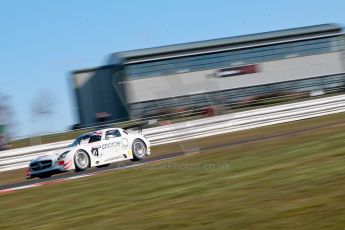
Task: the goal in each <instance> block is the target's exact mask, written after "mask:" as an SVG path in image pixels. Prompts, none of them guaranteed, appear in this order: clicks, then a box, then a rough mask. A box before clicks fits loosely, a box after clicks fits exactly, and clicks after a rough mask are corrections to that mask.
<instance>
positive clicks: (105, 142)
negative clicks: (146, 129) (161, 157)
mask: <svg viewBox="0 0 345 230" xmlns="http://www.w3.org/2000/svg"><path fill="white" fill-rule="evenodd" d="M88 136H89V137H90V138H87V137H88ZM138 140H141V141H142V142H143V143H144V144H145V147H146V151H145V153H144V155H145V156H147V155H150V142H149V141H148V140H147V139H146V138H145V137H144V136H143V135H141V134H132V133H128V132H127V131H126V130H123V129H121V128H108V129H103V130H98V131H95V132H90V133H86V134H83V135H80V136H79V137H78V138H77V139H76V140H75V141H74V142H73V143H72V144H71V145H70V146H69V147H67V148H64V149H60V150H58V151H55V152H53V153H51V154H48V155H43V156H39V157H37V158H35V159H33V160H32V161H31V162H30V165H29V169H28V170H27V175H26V176H27V178H33V177H46V176H50V175H52V174H55V173H59V172H65V171H70V170H78V167H77V165H76V153H77V152H79V151H84V152H86V153H87V155H88V157H89V163H88V167H95V166H102V165H108V164H110V163H114V162H118V161H123V160H140V159H141V157H140V158H138V157H136V156H137V155H135V156H133V151H136V150H135V149H134V148H135V147H134V146H133V142H134V141H136V142H137V141H138ZM134 154H135V153H134Z"/></svg>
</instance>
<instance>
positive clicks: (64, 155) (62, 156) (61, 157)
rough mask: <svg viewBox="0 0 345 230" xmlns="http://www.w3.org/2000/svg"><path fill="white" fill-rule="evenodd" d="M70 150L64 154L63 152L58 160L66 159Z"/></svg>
mask: <svg viewBox="0 0 345 230" xmlns="http://www.w3.org/2000/svg"><path fill="white" fill-rule="evenodd" d="M69 152H70V151H66V152H64V153H63V154H61V155H60V156H59V157H58V161H60V160H62V159H64V158H65V157H66V155H67V153H69Z"/></svg>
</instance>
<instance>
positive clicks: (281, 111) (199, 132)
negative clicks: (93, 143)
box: [0, 95, 345, 172]
mask: <svg viewBox="0 0 345 230" xmlns="http://www.w3.org/2000/svg"><path fill="white" fill-rule="evenodd" d="M344 111H345V95H340V96H333V97H327V98H321V99H315V100H309V101H304V102H297V103H291V104H285V105H278V106H272V107H268V108H262V109H254V110H250V111H244V112H237V113H233V114H227V115H222V116H216V117H210V118H204V119H198V120H194V121H188V122H183V123H178V124H172V125H167V126H161V127H155V128H149V129H145V130H144V131H143V133H144V135H145V136H146V137H147V138H148V139H149V140H150V141H151V143H152V145H160V144H166V143H172V142H177V141H184V140H188V139H193V138H200V137H206V136H211V135H217V134H222V133H227V132H235V131H239V130H245V129H251V128H256V127H261V126H266V125H273V124H279V123H284V122H289V121H295V120H301V119H307V118H312V117H318V116H323V115H328V114H333V113H339V112H344ZM71 141H72V140H71ZM71 141H63V142H57V143H51V144H45V145H39V146H32V147H27V148H20V149H14V150H8V151H4V152H1V153H0V172H1V171H8V170H13V169H19V168H24V167H27V166H28V163H29V162H30V160H31V159H33V158H34V157H36V156H38V155H42V154H46V153H47V152H50V151H54V150H56V149H61V148H64V147H66V146H67V145H68V144H69V143H70V142H71Z"/></svg>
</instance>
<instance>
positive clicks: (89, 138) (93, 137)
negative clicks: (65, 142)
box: [69, 134, 102, 147]
mask: <svg viewBox="0 0 345 230" xmlns="http://www.w3.org/2000/svg"><path fill="white" fill-rule="evenodd" d="M101 139H102V136H101V135H99V134H84V135H81V136H79V137H78V138H77V139H75V141H74V142H73V143H72V144H70V145H69V147H75V146H78V145H81V144H87V143H93V142H97V141H100V140H101Z"/></svg>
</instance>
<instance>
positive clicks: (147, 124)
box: [123, 120, 157, 134]
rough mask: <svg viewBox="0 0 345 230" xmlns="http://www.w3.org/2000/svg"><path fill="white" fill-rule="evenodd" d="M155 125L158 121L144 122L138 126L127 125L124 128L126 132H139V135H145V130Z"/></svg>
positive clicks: (137, 124)
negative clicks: (129, 130) (130, 130)
mask: <svg viewBox="0 0 345 230" xmlns="http://www.w3.org/2000/svg"><path fill="white" fill-rule="evenodd" d="M155 123H157V120H148V121H144V122H140V123H136V124H131V125H127V126H125V127H123V129H124V130H128V129H132V130H138V133H139V134H143V129H144V128H147V127H148V126H150V125H153V124H155Z"/></svg>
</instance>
